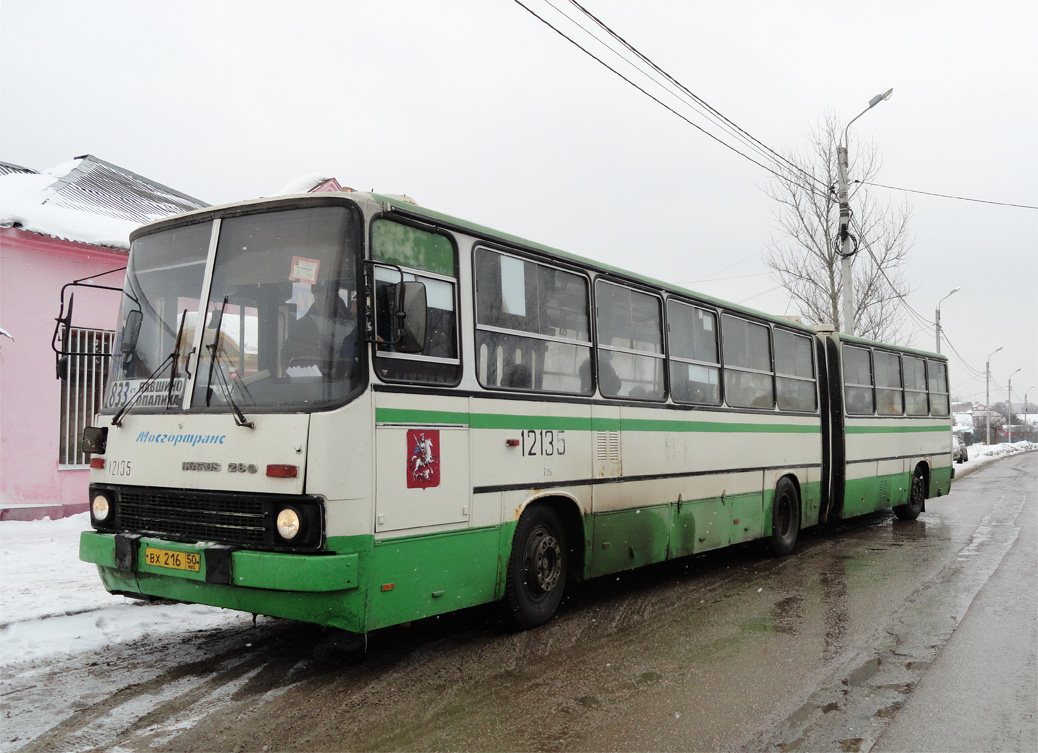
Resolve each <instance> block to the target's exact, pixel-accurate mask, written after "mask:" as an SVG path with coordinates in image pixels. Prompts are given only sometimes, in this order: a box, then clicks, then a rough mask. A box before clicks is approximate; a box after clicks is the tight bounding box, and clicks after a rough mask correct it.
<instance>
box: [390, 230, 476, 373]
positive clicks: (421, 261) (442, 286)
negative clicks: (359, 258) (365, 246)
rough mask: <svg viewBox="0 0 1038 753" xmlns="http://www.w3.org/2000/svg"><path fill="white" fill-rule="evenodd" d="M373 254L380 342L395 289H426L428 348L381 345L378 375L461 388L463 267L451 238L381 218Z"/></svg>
mask: <svg viewBox="0 0 1038 753" xmlns="http://www.w3.org/2000/svg"><path fill="white" fill-rule="evenodd" d="M371 255H372V257H373V258H374V259H375V260H376V264H375V301H374V306H375V324H376V333H375V334H376V339H377V340H385V336H384V334H383V333H384V332H390V331H392V328H391V327H389V326H388V324H387V317H388V316H389V311H390V308H391V307H390V306H389V301H388V298H387V296H388V295H389V292H390V291H391V290H392V287H391V286H393V285H396V284H397V283H400V282H408V281H416V282H421V283H422V284H423V285H424V286H425V295H426V321H425V347H424V349H423V350H422V351H421V352H420V353H416V354H409V353H399V352H398V351H397V349H396V348H394V347H393V346H392V345H391V344H390V343H388V342H384V341H383V342H377V343H376V346H375V356H376V358H375V370H376V371H377V372H378V374H379V376H380V377H382V378H383V379H385V380H387V381H399V382H424V383H434V384H457V383H458V380H459V379H460V378H461V358H460V356H459V355H458V316H457V305H456V301H457V271H456V268H457V264H456V261H455V251H454V244H453V243H452V241H451V239H450V237H449V236H448V235H447V234H445V233H440V232H433V231H431V230H426V229H423V228H420V227H415V226H412V225H409V224H405V223H403V222H395V221H392V220H387V219H381V218H380V219H377V220H375V221H374V222H373V223H372V226H371ZM380 261H381V262H385V264H386V266H381V265H379V264H378V262H380Z"/></svg>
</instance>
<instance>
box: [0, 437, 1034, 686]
mask: <svg viewBox="0 0 1038 753" xmlns="http://www.w3.org/2000/svg"><path fill="white" fill-rule="evenodd" d="M1033 450H1038V445H1036V444H1033V443H1030V442H1014V443H1013V444H1011V445H1010V444H1000V445H973V446H972V447H969V448H968V453H969V460H968V461H967V462H965V463H961V464H958V465H956V466H955V468H956V476H958V477H961V476H962V474H963V473H964V472H967V471H972V470H975V469H977V468H979V467H981V466H983V465H987V464H988V463H991V462H993V461H994V460H996V459H998V458H999V457H1002V456H1004V455H1009V454H1013V453H1017V452H1027V451H1033ZM88 528H90V517H89V514H88V513H81V514H79V515H73V516H72V517H69V518H63V519H61V520H49V519H44V520H33V521H28V522H25V521H17V520H5V521H0V666H7V665H10V664H14V663H16V662H23V661H28V660H32V659H37V658H40V657H46V656H51V655H56V654H74V653H80V652H84V651H91V650H96V649H99V648H101V647H103V646H105V645H107V644H111V643H119V642H129V641H134V640H138V639H142V638H149V637H152V636H156V635H161V634H164V633H174V632H177V633H180V632H187V631H192V630H208V629H213V628H220V627H232V626H235V625H240V626H246V625H247V624H249V623H250V622H251V616H250V615H247V614H243V613H241V612H235V611H231V610H226V609H217V608H214V607H206V606H201V605H197V604H169V603H161V602H160V603H154V604H149V603H146V602H142V601H136V600H133V599H128V598H126V597H123V596H112V595H111V594H109V593H108V592H107V591H105V590H104V588H103V587H102V586H101V580H100V578H98V575H97V569H96V568H95V567H94V566H93V565H89V564H87V563H85V562H80V561H79V534H80V532H81V531H84V530H87V529H88Z"/></svg>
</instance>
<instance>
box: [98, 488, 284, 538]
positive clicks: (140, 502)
mask: <svg viewBox="0 0 1038 753" xmlns="http://www.w3.org/2000/svg"><path fill="white" fill-rule="evenodd" d="M118 509H119V523H120V525H121V527H123V528H126V529H129V530H135V531H148V532H151V533H162V534H167V535H170V536H176V537H178V538H186V539H195V540H197V541H218V542H221V543H226V544H262V543H263V542H264V539H265V528H266V527H265V525H264V522H265V521H264V511H263V503H262V502H260V501H259V500H256V499H247V498H240V497H224V498H220V497H214V496H212V495H205V496H202V495H195V494H192V493H191V492H188V491H179V490H178V491H177V492H176V493H175V494H170V493H163V492H154V491H151V492H143V491H127V490H123V491H122V492H121V493H120V495H119V508H118Z"/></svg>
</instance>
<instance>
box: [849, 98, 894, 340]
mask: <svg viewBox="0 0 1038 753" xmlns="http://www.w3.org/2000/svg"><path fill="white" fill-rule="evenodd" d="M893 93H894V90H893V89H887V90H886V91H885V92H883V93H882V94H877V95H876V96H875V97H873V98H872V99H870V100H869V106H868V107H866V108H865V109H864V110H862V111H861V112H860V113H858V114H857V115H856V116H855V117H853V118H851V122H850V123H848V124H847V127H846V128H844V129H843V144H837V145H836V164H837V167H838V183H837V190H836V199H837V201H839V202H840V235H839V243H840V248H839V251H838V253H839V254H840V277H841V279H842V280H843V328H842V329H843V331H844V332H846V333H847V334H848V335H853V334H854V283H853V278H852V277H851V262H852V257H853V256H854V253H855V252H854V251H852V250H851V238H850V233H849V232H848V227H849V226H850V224H851V205H850V204H849V203H848V201H847V170H849V169H850V165H849V163H848V160H847V132H848V131H850V129H851V123H853V122H854V121H855V120H857V119H858V118H860V117H861V116H862V115H864V114H865V113H867V112H868V111H869V110H871V109H872V108H873V107H875V106H876V105H878V104H879V103H880V102H883V101H886V100H888V99H890V95H891V94H893Z"/></svg>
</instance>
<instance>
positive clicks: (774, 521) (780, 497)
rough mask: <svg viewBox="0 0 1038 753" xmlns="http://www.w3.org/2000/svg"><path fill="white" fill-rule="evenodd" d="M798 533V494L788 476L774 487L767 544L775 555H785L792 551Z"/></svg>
mask: <svg viewBox="0 0 1038 753" xmlns="http://www.w3.org/2000/svg"><path fill="white" fill-rule="evenodd" d="M799 533H800V495H799V494H797V488H796V485H795V484H794V483H793V482H792V481H790V480H789V479H788V478H784V479H781V480H780V481H779V482H778V485H777V486H776V487H775V501H774V502H773V504H772V506H771V538H770V539H769V541H768V546H769V548H770V549H771V551H772V553H773V554H774V555H775V556H776V557H785V556H786V555H787V554H789V553H790V552H792V551H793V547H795V546H796V544H797V535H798V534H799Z"/></svg>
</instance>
